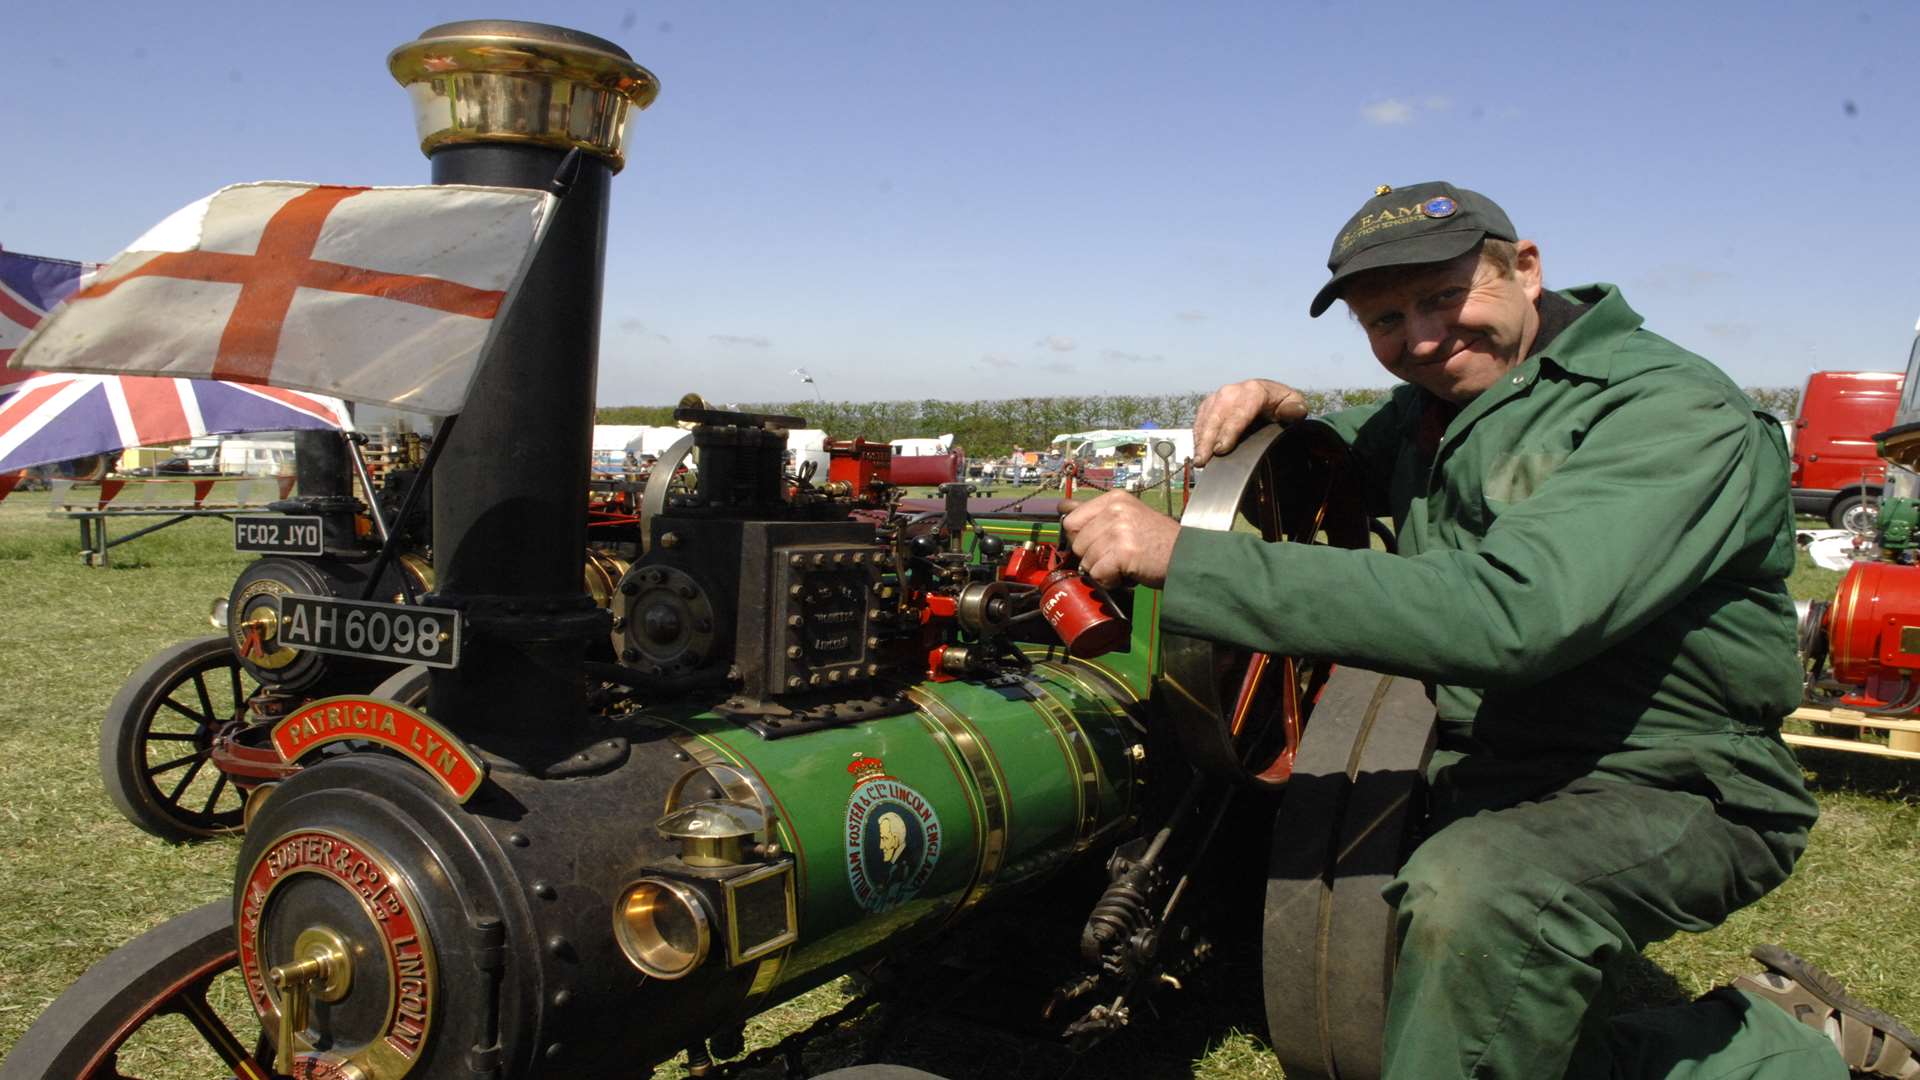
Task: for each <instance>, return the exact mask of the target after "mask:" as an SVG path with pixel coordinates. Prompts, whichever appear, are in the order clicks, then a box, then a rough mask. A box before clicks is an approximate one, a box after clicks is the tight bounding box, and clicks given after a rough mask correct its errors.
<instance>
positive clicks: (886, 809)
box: [845, 754, 940, 912]
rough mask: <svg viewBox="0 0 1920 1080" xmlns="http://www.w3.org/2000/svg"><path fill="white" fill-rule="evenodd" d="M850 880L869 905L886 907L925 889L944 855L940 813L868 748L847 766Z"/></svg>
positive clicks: (862, 903)
mask: <svg viewBox="0 0 1920 1080" xmlns="http://www.w3.org/2000/svg"><path fill="white" fill-rule="evenodd" d="M847 771H848V772H850V773H852V774H853V781H854V783H853V793H852V794H851V795H849V796H847V828H846V833H845V837H846V853H847V882H848V884H849V885H851V886H852V887H853V898H854V900H855V901H857V902H858V903H859V904H860V906H861V907H862V908H864V909H866V910H867V911H874V912H879V911H886V910H887V909H889V908H894V907H898V906H900V905H901V904H902V903H905V902H906V901H907V900H909V899H911V898H912V897H914V896H916V895H918V894H919V892H920V888H921V886H923V885H925V884H926V883H927V879H928V878H930V877H932V876H933V867H934V864H935V863H937V862H939V861H940V816H939V815H938V814H936V813H934V810H933V804H932V803H931V802H928V801H927V799H926V797H925V796H924V795H921V794H920V793H919V792H918V791H915V790H914V789H913V788H911V787H908V786H907V785H906V784H904V783H902V782H900V780H898V779H897V778H895V777H892V776H888V775H887V772H886V766H885V765H883V764H881V761H880V759H879V758H875V757H868V756H866V755H865V754H861V755H858V756H856V757H855V758H854V760H853V764H851V765H849V766H847Z"/></svg>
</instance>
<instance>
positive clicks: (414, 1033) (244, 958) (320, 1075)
mask: <svg viewBox="0 0 1920 1080" xmlns="http://www.w3.org/2000/svg"><path fill="white" fill-rule="evenodd" d="M306 875H314V876H317V877H318V878H319V879H321V880H323V881H326V882H329V883H331V884H332V885H333V886H335V887H338V888H341V889H344V890H346V891H347V892H349V893H351V894H352V895H353V897H354V899H356V900H357V901H358V902H359V907H360V909H361V911H362V912H363V913H364V914H365V916H366V919H367V922H368V923H370V924H371V925H372V927H373V930H374V934H375V936H374V938H373V939H372V940H369V941H364V942H360V941H356V942H353V945H354V947H355V948H356V949H359V948H363V947H370V948H374V949H378V950H379V954H380V955H381V956H382V957H383V958H384V960H385V961H386V964H385V966H386V969H387V971H386V974H387V982H386V986H385V987H384V988H379V987H370V988H361V989H359V990H358V991H357V992H359V993H378V992H379V991H380V990H381V989H384V990H385V992H386V996H387V1001H386V1011H385V1016H384V1019H383V1020H382V1021H381V1023H380V1026H379V1029H378V1031H377V1033H375V1037H374V1038H372V1039H371V1040H369V1041H368V1042H367V1043H366V1044H364V1045H361V1046H358V1047H334V1048H330V1049H327V1050H313V1049H311V1048H309V1047H306V1046H305V1045H301V1046H300V1047H299V1049H297V1050H296V1051H295V1053H294V1076H295V1077H296V1078H298V1080H332V1078H334V1077H345V1076H377V1077H382V1078H386V1077H392V1078H396V1080H397V1078H399V1077H402V1076H405V1075H406V1073H407V1072H408V1070H410V1069H412V1068H413V1066H414V1064H415V1063H416V1062H418V1061H419V1059H420V1054H421V1051H423V1050H424V1049H425V1048H426V1045H427V1035H428V1032H429V1031H430V1030H431V1025H432V1021H433V1011H434V1005H435V1001H434V999H435V996H436V993H435V990H436V987H437V986H438V980H437V977H436V975H435V971H434V957H433V949H432V945H431V943H430V941H429V939H428V937H427V934H426V928H425V926H424V925H423V924H422V923H421V922H420V921H419V917H418V912H419V911H420V907H419V905H418V904H417V903H416V902H415V901H414V899H413V893H412V891H411V890H410V889H408V888H407V886H406V884H405V882H404V881H403V879H402V878H401V877H400V875H399V871H398V869H397V868H396V867H395V866H393V865H392V864H391V863H390V862H389V861H388V860H387V859H386V858H385V857H384V856H383V855H381V854H380V853H379V852H377V851H376V850H375V849H374V848H372V847H370V846H369V845H367V844H365V843H362V842H361V841H359V840H355V839H353V838H352V837H349V836H344V835H342V834H340V833H335V832H329V831H327V830H324V829H301V830H297V831H295V832H291V833H288V834H286V835H285V836H282V837H280V838H279V839H278V840H275V841H274V842H273V843H272V844H271V845H269V846H268V847H267V848H266V849H265V850H264V851H262V852H261V854H260V858H259V859H258V861H256V862H255V863H254V864H253V868H252V869H251V870H249V871H247V877H246V882H245V884H244V885H243V886H242V892H241V900H240V918H239V927H238V930H239V938H240V941H239V945H240V976H241V979H242V981H243V983H244V984H245V986H246V990H247V995H248V996H249V997H250V998H252V1000H253V1007H254V1010H255V1011H256V1012H258V1013H259V1014H260V1020H261V1022H262V1023H264V1024H266V1025H267V1026H268V1028H269V1029H271V1028H273V1027H274V1026H276V1025H277V1024H278V1023H279V1019H280V996H279V991H277V990H271V989H269V987H268V980H267V972H268V971H269V970H270V969H271V967H272V965H273V960H272V959H271V958H269V956H268V955H267V954H268V944H269V943H268V942H266V941H264V940H262V931H263V929H264V928H265V924H266V922H267V919H268V913H269V911H270V910H271V908H272V906H273V902H274V897H275V894H276V893H278V892H279V891H280V890H281V889H282V888H285V887H286V886H287V885H288V884H289V883H290V882H294V881H297V880H299V879H301V878H302V877H305V876H306ZM336 929H337V928H336ZM283 958H284V957H283Z"/></svg>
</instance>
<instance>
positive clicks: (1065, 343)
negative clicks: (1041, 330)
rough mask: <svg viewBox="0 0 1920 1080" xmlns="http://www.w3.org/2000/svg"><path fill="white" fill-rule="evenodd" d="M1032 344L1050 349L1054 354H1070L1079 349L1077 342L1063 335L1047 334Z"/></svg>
mask: <svg viewBox="0 0 1920 1080" xmlns="http://www.w3.org/2000/svg"><path fill="white" fill-rule="evenodd" d="M1034 344H1035V345H1039V346H1043V347H1045V348H1049V349H1052V350H1053V351H1054V352H1072V351H1073V350H1075V349H1077V348H1079V347H1080V345H1079V343H1078V342H1076V341H1074V340H1073V339H1072V338H1070V337H1068V336H1066V335H1065V334H1049V335H1047V336H1046V337H1043V338H1041V339H1040V340H1039V341H1036V342H1034Z"/></svg>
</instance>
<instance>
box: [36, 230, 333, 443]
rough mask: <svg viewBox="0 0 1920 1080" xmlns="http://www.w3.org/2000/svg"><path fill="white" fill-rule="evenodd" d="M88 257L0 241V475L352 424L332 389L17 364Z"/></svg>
mask: <svg viewBox="0 0 1920 1080" xmlns="http://www.w3.org/2000/svg"><path fill="white" fill-rule="evenodd" d="M97 269H99V267H98V266H97V265H96V264H89V263H78V262H70V261H68V260H65V259H47V258H42V257H40V256H38V255H23V254H20V253H18V252H12V251H4V250H0V475H5V474H10V473H12V472H14V471H16V470H18V469H23V468H27V467H30V466H34V465H45V464H47V463H49V462H55V461H66V460H69V459H72V458H77V457H84V456H86V455H88V454H100V453H106V452H108V451H112V450H121V449H125V448H126V447H129V446H143V445H161V444H166V443H175V442H182V441H185V440H187V439H190V438H193V437H195V436H199V435H227V434H235V433H239V432H246V431H288V430H294V429H302V428H308V429H311V428H341V429H347V428H350V427H351V424H350V422H349V420H348V416H347V409H346V406H345V405H344V404H343V403H342V402H341V401H340V399H338V398H331V397H325V396H322V395H319V394H303V393H299V392H297V391H293V390H283V389H279V388H276V387H271V386H242V385H240V384H237V383H229V382H223V381H220V380H214V379H174V378H161V377H152V376H141V375H73V374H63V373H55V372H46V371H16V370H13V369H12V368H10V367H8V366H7V361H8V360H9V359H11V358H12V356H13V352H14V350H15V349H17V348H18V347H19V346H20V343H21V342H22V341H24V340H25V339H26V337H27V334H28V333H29V332H30V331H32V330H33V328H34V327H36V326H38V325H39V324H40V322H41V320H42V319H44V318H45V317H46V315H47V313H48V312H49V311H51V310H52V309H53V307H54V306H55V305H56V304H58V303H59V302H60V301H61V300H63V299H65V298H66V297H67V296H68V295H70V294H71V293H73V292H74V291H75V290H76V289H78V288H79V287H80V285H81V284H82V279H83V277H84V276H85V275H86V274H88V273H90V272H92V271H95V270H97Z"/></svg>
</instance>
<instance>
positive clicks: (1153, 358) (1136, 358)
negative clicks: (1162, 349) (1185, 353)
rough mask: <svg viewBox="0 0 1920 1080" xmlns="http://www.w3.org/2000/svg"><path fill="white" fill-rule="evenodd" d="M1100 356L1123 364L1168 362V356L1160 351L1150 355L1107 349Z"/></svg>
mask: <svg viewBox="0 0 1920 1080" xmlns="http://www.w3.org/2000/svg"><path fill="white" fill-rule="evenodd" d="M1100 356H1101V358H1103V359H1106V360H1112V361H1114V362H1116V363H1121V364H1164V363H1166V362H1167V358H1166V357H1164V356H1161V355H1160V354H1159V353H1154V354H1152V355H1150V356H1149V355H1147V354H1146V353H1130V352H1121V351H1120V350H1119V349H1105V350H1103V351H1102V352H1101V353H1100Z"/></svg>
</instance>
